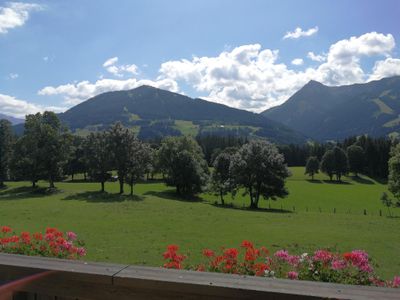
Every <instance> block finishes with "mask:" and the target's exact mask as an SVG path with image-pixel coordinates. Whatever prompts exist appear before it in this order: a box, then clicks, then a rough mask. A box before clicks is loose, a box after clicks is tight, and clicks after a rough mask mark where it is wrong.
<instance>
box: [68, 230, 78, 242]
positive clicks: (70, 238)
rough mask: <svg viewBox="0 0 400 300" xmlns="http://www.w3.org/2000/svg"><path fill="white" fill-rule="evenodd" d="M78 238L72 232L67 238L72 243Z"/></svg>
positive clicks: (69, 232)
mask: <svg viewBox="0 0 400 300" xmlns="http://www.w3.org/2000/svg"><path fill="white" fill-rule="evenodd" d="M76 237H77V235H76V233H75V232H72V231H68V232H67V238H68V240H70V241H75V240H76Z"/></svg>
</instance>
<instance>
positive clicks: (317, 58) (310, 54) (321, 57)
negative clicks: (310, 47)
mask: <svg viewBox="0 0 400 300" xmlns="http://www.w3.org/2000/svg"><path fill="white" fill-rule="evenodd" d="M307 57H308V58H309V59H311V60H312V61H317V62H323V61H325V60H326V55H318V54H315V53H314V52H312V51H310V52H308V53H307Z"/></svg>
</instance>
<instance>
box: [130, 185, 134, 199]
mask: <svg viewBox="0 0 400 300" xmlns="http://www.w3.org/2000/svg"><path fill="white" fill-rule="evenodd" d="M130 186H131V196H133V182H131V184H130Z"/></svg>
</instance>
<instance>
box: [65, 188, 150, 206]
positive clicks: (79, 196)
mask: <svg viewBox="0 0 400 300" xmlns="http://www.w3.org/2000/svg"><path fill="white" fill-rule="evenodd" d="M62 200H80V201H86V202H93V203H100V202H104V203H106V202H123V201H143V200H144V197H142V196H138V195H133V196H131V195H120V194H111V193H107V192H100V191H97V192H82V193H76V194H73V195H70V196H67V197H65V198H63V199H62Z"/></svg>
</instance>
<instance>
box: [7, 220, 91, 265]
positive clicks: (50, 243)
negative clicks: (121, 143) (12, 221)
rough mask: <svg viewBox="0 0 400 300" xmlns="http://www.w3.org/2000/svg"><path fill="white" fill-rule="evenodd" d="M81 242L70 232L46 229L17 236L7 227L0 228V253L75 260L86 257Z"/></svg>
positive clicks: (25, 232)
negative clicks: (42, 231)
mask: <svg viewBox="0 0 400 300" xmlns="http://www.w3.org/2000/svg"><path fill="white" fill-rule="evenodd" d="M82 246H83V242H82V241H81V240H78V239H77V235H76V234H75V233H74V232H72V231H69V232H66V233H63V232H61V231H59V230H58V229H57V228H46V231H45V232H44V233H41V232H35V233H30V232H27V231H24V232H21V233H20V234H17V233H16V232H14V230H12V229H11V228H10V227H8V226H2V227H0V252H3V253H11V254H24V255H31V256H46V257H57V258H67V259H77V258H79V257H82V256H85V255H86V249H85V248H84V247H82Z"/></svg>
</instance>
